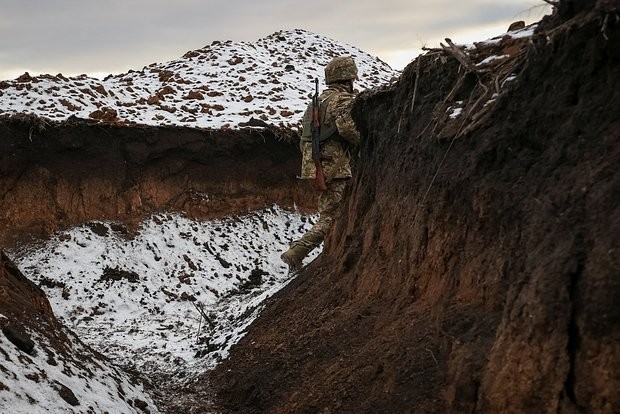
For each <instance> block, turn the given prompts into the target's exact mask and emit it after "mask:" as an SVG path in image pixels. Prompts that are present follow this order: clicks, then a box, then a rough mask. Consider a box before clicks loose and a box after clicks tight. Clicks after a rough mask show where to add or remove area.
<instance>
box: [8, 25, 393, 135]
mask: <svg viewBox="0 0 620 414" xmlns="http://www.w3.org/2000/svg"><path fill="white" fill-rule="evenodd" d="M338 55H348V56H352V57H354V59H355V60H356V62H357V65H358V68H359V72H360V80H359V82H357V84H356V85H357V88H358V89H360V90H362V89H369V88H374V87H378V86H380V85H382V84H385V83H387V82H389V80H390V79H391V78H392V77H394V76H395V75H397V74H398V72H397V71H395V70H393V69H391V68H390V66H389V65H387V64H386V63H384V62H382V61H381V60H379V59H378V58H376V57H373V56H370V55H369V54H367V53H364V52H362V51H361V50H359V49H357V48H355V47H353V46H349V45H346V44H342V43H339V42H336V41H334V40H332V39H329V38H326V37H323V36H320V35H317V34H313V33H311V32H308V31H305V30H300V29H297V30H291V31H280V32H276V33H274V34H272V35H270V36H267V37H265V38H263V39H260V40H258V41H257V42H256V43H248V42H232V41H226V42H220V41H216V42H213V43H211V44H210V45H208V46H205V47H204V48H202V49H199V50H194V51H190V52H187V53H186V54H185V55H184V56H183V57H182V58H180V59H178V60H174V61H170V62H167V63H154V64H151V65H149V66H147V67H144V68H143V69H142V70H140V71H129V72H128V73H124V74H119V75H110V76H108V77H106V78H105V79H104V80H98V79H95V78H90V77H88V76H86V75H81V76H77V77H71V78H66V77H64V76H62V74H58V75H56V76H52V75H41V76H36V77H31V76H30V75H29V74H27V73H26V74H24V75H22V76H20V77H19V78H17V79H15V80H11V81H2V82H0V115H14V114H35V115H37V116H40V117H42V118H47V119H50V120H53V121H63V120H66V119H68V118H69V117H71V116H75V117H78V118H84V119H89V118H90V119H95V120H101V121H103V122H114V123H129V124H131V123H137V124H146V125H183V126H191V127H199V128H238V127H241V126H245V125H246V123H247V122H249V121H250V119H251V118H255V119H256V120H260V121H258V122H259V123H260V122H261V121H262V122H266V123H268V124H273V125H276V126H282V127H293V128H298V127H299V125H300V121H301V120H300V118H301V114H302V112H303V111H304V109H305V107H306V105H307V103H308V95H309V94H311V93H312V92H313V89H314V83H313V79H314V78H316V77H318V78H319V79H321V80H322V79H323V78H324V74H323V67H324V66H325V64H326V63H327V62H328V61H329V60H330V59H331V58H332V57H334V56H338ZM253 122H254V123H256V121H253Z"/></svg>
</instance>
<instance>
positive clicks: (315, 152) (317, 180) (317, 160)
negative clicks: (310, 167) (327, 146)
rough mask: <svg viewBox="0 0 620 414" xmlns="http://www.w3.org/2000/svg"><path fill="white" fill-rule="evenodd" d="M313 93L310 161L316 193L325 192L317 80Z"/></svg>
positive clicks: (316, 80) (315, 80)
mask: <svg viewBox="0 0 620 414" xmlns="http://www.w3.org/2000/svg"><path fill="white" fill-rule="evenodd" d="M314 84H315V88H316V89H315V92H314V96H313V97H312V160H313V161H314V168H315V171H316V172H315V175H314V189H315V190H317V191H325V190H327V185H326V184H325V173H324V172H323V164H322V163H321V120H320V114H319V113H320V103H319V78H315V79H314Z"/></svg>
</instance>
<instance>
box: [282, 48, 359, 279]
mask: <svg viewBox="0 0 620 414" xmlns="http://www.w3.org/2000/svg"><path fill="white" fill-rule="evenodd" d="M356 79H358V78H357V66H356V65H355V61H354V60H353V58H351V57H344V56H339V57H335V58H333V59H332V60H331V61H330V62H329V63H328V64H327V66H325V83H326V84H327V89H326V90H325V91H323V93H322V94H321V95H320V97H319V102H320V107H319V108H320V109H319V115H320V123H321V131H326V130H329V129H330V128H331V127H333V126H334V125H335V126H336V130H335V133H334V134H333V135H331V136H330V137H329V138H327V139H326V140H325V141H324V142H323V143H322V144H321V159H322V161H321V162H322V165H323V171H324V174H325V183H326V187H327V189H326V190H324V191H321V192H319V196H318V207H319V219H318V221H317V222H316V223H315V224H314V226H312V228H311V229H310V230H308V232H307V233H306V234H304V235H303V237H302V238H301V239H299V240H295V241H294V242H292V243H291V245H290V247H289V249H288V250H287V251H286V252H284V253H282V255H281V256H280V258H281V259H282V261H283V262H284V263H286V264H287V265H288V266H289V268H290V269H291V270H293V271H297V270H299V269H301V267H302V263H303V260H304V258H305V257H306V256H307V255H308V254H309V253H310V252H311V251H312V250H314V248H316V247H318V246H319V245H320V244H321V242H323V239H325V234H326V233H327V230H328V229H329V228H330V227H331V225H332V223H333V222H334V219H335V216H336V214H337V213H338V207H339V205H340V202H341V200H342V194H343V192H344V188H345V185H346V183H347V182H348V181H349V179H350V178H351V163H350V161H351V156H350V149H351V148H352V147H353V146H356V145H357V144H359V133H358V131H357V129H356V127H355V124H354V123H353V119H352V118H351V112H350V109H351V101H352V100H353V98H354V96H355V95H354V93H353V81H354V80H356ZM311 123H312V105H310V106H309V107H308V109H307V110H306V113H305V114H304V118H303V132H302V136H301V142H300V149H301V154H302V164H301V178H302V179H314V178H315V171H316V170H315V164H314V161H313V159H312V133H311Z"/></svg>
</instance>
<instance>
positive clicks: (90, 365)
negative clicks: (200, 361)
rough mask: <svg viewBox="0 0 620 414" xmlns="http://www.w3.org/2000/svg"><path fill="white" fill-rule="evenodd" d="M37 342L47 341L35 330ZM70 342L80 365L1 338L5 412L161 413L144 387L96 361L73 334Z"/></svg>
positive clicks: (1, 406)
mask: <svg viewBox="0 0 620 414" xmlns="http://www.w3.org/2000/svg"><path fill="white" fill-rule="evenodd" d="M2 318H5V317H4V316H3V315H1V314H0V319H2ZM31 338H32V339H33V340H34V342H36V343H37V344H39V345H41V344H45V343H46V339H45V338H41V337H39V336H38V335H36V334H35V333H32V332H31ZM69 340H70V345H69V346H70V347H71V352H72V353H75V354H79V355H80V359H81V360H80V361H78V360H76V359H75V358H67V357H66V356H65V355H63V353H61V352H57V350H55V349H54V348H53V347H50V346H39V347H36V348H35V352H33V354H32V355H27V354H26V353H24V352H22V351H20V350H19V349H18V348H17V347H15V346H14V345H13V344H12V343H11V342H9V340H8V339H7V337H6V336H5V335H0V356H1V358H0V371H2V375H1V376H0V379H1V381H0V412H1V413H3V414H5V413H6V414H9V413H11V414H13V413H15V414H50V413H57V414H60V413H104V412H108V413H143V412H145V411H143V409H148V410H149V411H150V412H151V413H156V412H158V411H157V408H156V406H155V404H154V403H153V401H152V399H151V398H150V397H149V396H148V395H147V394H146V393H145V391H144V389H143V388H142V386H141V385H137V384H133V383H132V382H131V381H129V380H128V377H127V375H126V374H125V373H124V372H122V371H121V370H120V369H118V368H116V367H114V366H113V365H110V364H109V363H108V362H107V361H105V360H103V359H102V358H97V357H96V356H95V357H93V356H92V355H91V353H90V350H88V349H87V348H86V347H84V346H83V345H82V343H81V342H80V341H79V340H78V339H77V338H75V337H74V336H73V335H71V334H70V335H69ZM140 407H142V408H140Z"/></svg>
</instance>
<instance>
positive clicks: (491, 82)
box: [179, 1, 620, 413]
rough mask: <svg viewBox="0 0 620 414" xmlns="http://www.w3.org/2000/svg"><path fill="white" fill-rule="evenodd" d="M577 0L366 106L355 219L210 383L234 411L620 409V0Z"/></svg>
mask: <svg viewBox="0 0 620 414" xmlns="http://www.w3.org/2000/svg"><path fill="white" fill-rule="evenodd" d="M558 4H559V6H558V7H557V10H556V12H555V14H554V15H553V16H551V17H549V18H547V19H545V20H543V21H542V22H541V23H540V25H539V27H538V28H537V29H536V32H535V33H534V35H533V36H532V37H531V41H530V40H528V42H526V44H525V45H524V47H523V48H518V49H519V50H517V52H516V54H514V55H511V57H509V58H506V59H504V60H505V62H504V63H502V64H498V65H496V66H495V67H494V68H492V69H490V70H488V71H485V70H483V69H484V67H483V66H482V65H481V61H479V60H476V59H477V58H476V54H475V53H474V51H473V50H471V49H464V48H460V47H458V46H454V45H452V44H451V43H450V42H448V41H447V42H446V43H447V44H446V45H444V46H443V47H442V48H441V49H440V50H430V51H428V53H427V54H425V55H423V56H421V57H418V59H417V60H416V61H415V62H413V63H412V64H410V65H409V66H408V67H407V68H406V69H405V71H404V73H403V74H402V76H401V78H400V80H399V81H398V82H397V83H396V84H395V85H393V86H392V87H390V88H387V89H385V90H383V91H379V92H374V93H368V94H365V95H363V96H362V97H361V98H360V99H359V101H358V103H357V105H356V106H355V114H354V115H355V119H356V121H357V123H358V125H359V127H360V129H361V132H362V136H363V137H364V138H365V139H364V141H363V144H362V146H361V150H360V157H359V162H358V163H357V173H356V175H355V177H354V179H353V181H352V183H351V185H350V188H349V191H348V195H347V197H346V203H345V205H344V207H343V208H342V210H341V219H340V220H339V221H338V222H337V224H336V225H335V228H334V229H333V230H332V232H331V233H330V234H329V236H328V238H327V240H326V245H325V249H324V251H323V253H322V255H321V256H319V258H318V259H317V260H316V261H315V262H313V263H312V264H311V265H310V266H309V267H308V268H307V269H306V270H305V271H304V272H303V273H302V274H301V275H300V276H299V277H298V278H297V279H296V280H295V281H294V282H293V283H291V284H289V285H288V286H287V287H286V288H285V289H284V290H283V291H281V292H279V294H278V295H277V296H276V297H275V298H273V299H272V300H271V302H270V304H269V306H268V307H267V308H266V310H265V311H264V312H263V314H262V315H261V317H260V318H259V319H258V320H257V321H256V322H255V323H254V325H253V326H252V328H251V329H250V331H249V332H248V335H247V336H246V337H244V338H243V339H242V341H241V342H240V343H239V344H238V345H237V346H236V347H235V348H233V350H232V352H231V355H230V357H229V359H227V360H226V361H224V362H223V364H222V365H220V366H219V367H218V369H217V370H216V371H215V373H214V374H213V375H210V376H209V381H210V384H211V385H212V386H214V387H215V388H216V390H217V394H218V398H219V401H220V402H221V403H222V404H223V406H224V407H226V409H228V410H230V412H244V413H264V412H269V413H291V412H299V413H304V412H308V413H310V412H312V413H315V412H322V413H349V412H350V413H409V412H411V413H427V412H428V413H438V412H453V413H463V412H480V413H500V412H501V413H529V412H539V413H558V412H560V413H575V412H596V413H614V412H618V411H619V410H620V399H619V395H620V394H618V392H617V390H618V389H620V376H619V375H618V372H620V311H619V309H620V308H619V307H618V305H617V301H618V298H619V297H620V279H618V277H617V275H618V274H619V270H620V264H619V262H618V258H617V257H618V255H617V252H618V251H619V249H620V246H619V244H618V239H619V238H618V235H620V120H619V118H618V112H617V110H616V109H615V108H618V105H620V91H619V90H618V88H617V87H616V83H617V81H616V80H617V79H620V49H618V48H617V47H616V45H617V44H618V42H619V41H620V24H619V23H618V9H619V5H618V2H617V1H615V2H604V1H599V2H594V1H588V2H572V1H561V2H560V3H558ZM506 47H508V46H507V45H506ZM506 54H509V55H510V53H506ZM508 66H509V67H510V70H507V71H505V70H504V68H507V67H508ZM508 79H510V80H508ZM456 109H458V110H456ZM179 412H180V411H179Z"/></svg>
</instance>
